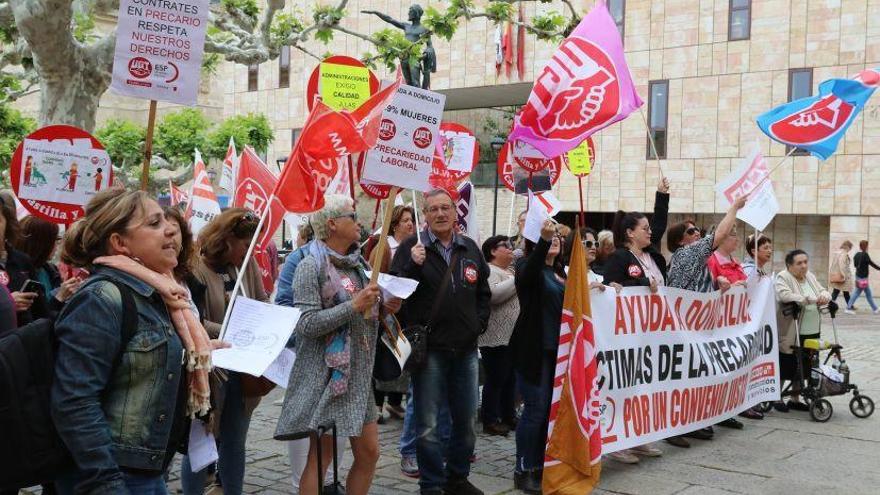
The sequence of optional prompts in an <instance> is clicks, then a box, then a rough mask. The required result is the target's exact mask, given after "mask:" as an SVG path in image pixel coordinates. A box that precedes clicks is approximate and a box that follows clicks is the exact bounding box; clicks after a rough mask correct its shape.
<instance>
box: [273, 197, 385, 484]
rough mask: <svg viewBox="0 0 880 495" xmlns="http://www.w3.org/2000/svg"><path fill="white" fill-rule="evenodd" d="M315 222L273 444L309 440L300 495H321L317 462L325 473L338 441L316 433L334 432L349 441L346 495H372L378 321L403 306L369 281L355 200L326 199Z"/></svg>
mask: <svg viewBox="0 0 880 495" xmlns="http://www.w3.org/2000/svg"><path fill="white" fill-rule="evenodd" d="M309 223H310V224H311V225H312V228H313V229H314V231H315V240H314V241H313V242H312V244H311V245H310V248H309V251H310V252H309V255H308V256H306V257H305V258H304V259H303V260H302V261H301V262H300V263H299V266H298V267H297V269H296V274H295V275H294V281H293V286H294V287H296V290H295V291H294V294H293V298H294V307H296V308H298V309H299V310H300V311H302V316H301V317H300V319H299V322H298V323H297V325H296V329H294V335H295V337H296V361H295V362H294V365H293V370H292V371H291V373H290V384H291V386H290V387H289V388H288V389H287V392H286V394H285V396H284V405H283V406H282V408H281V416H280V418H279V419H278V426H277V428H276V430H275V438H276V439H278V440H295V439H299V438H309V439H310V446H309V457H308V461H307V462H306V467H305V470H304V471H303V474H302V477H301V478H300V480H299V490H300V493H316V492H317V491H318V488H319V487H318V476H317V466H318V462H320V463H321V466H327V465H328V464H329V463H330V456H331V454H332V438H331V437H330V436H327V435H325V436H322V437H320V438H319V437H318V435H317V433H316V432H317V430H318V428H321V427H324V428H327V427H329V426H331V425H335V426H336V429H337V434H338V436H340V437H348V438H349V441H350V442H351V450H352V453H353V454H354V463H353V464H352V466H351V470H350V471H349V473H348V479H347V480H346V487H345V491H346V493H348V494H349V495H366V493H367V492H368V490H369V488H370V485H371V483H372V480H373V474H374V472H375V470H376V462H377V461H378V459H379V438H378V430H377V427H376V418H377V414H376V407H375V405H374V401H373V392H372V386H371V385H372V384H371V378H372V370H373V362H374V360H375V355H376V342H377V330H378V327H379V324H378V321H377V319H376V318H377V316H378V317H383V314H384V313H386V312H396V311H397V310H398V309H400V303H401V301H400V299H392V300H389V301H386V302H385V304H384V307H383V304H382V298H381V296H380V294H381V293H380V291H379V287H378V286H377V285H376V284H373V283H370V279H369V278H368V277H367V276H366V273H365V272H366V271H367V270H369V269H370V267H369V265H368V264H367V262H366V260H364V258H363V257H362V256H361V255H360V252H359V250H358V241H359V240H360V225H359V224H358V221H357V213H356V212H355V211H354V208H353V205H352V201H351V198H348V197H346V196H339V195H329V196H327V197H326V198H325V205H324V208H322V209H321V210H320V211H317V212H315V213H313V214H312V215H311V217H310V222H309ZM318 442H321V448H322V451H321V452H322V455H321V457H322V458H321V459H320V461H319V460H318V455H317V452H318Z"/></svg>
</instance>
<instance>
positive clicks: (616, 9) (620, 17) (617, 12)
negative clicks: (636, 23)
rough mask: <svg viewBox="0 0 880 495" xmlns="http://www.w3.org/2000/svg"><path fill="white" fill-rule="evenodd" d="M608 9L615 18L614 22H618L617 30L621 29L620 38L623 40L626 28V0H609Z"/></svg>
mask: <svg viewBox="0 0 880 495" xmlns="http://www.w3.org/2000/svg"><path fill="white" fill-rule="evenodd" d="M608 11H609V12H610V13H611V18H612V19H614V24H617V30H618V31H620V39H621V40H622V39H623V33H624V28H625V22H624V21H625V17H626V0H609V1H608Z"/></svg>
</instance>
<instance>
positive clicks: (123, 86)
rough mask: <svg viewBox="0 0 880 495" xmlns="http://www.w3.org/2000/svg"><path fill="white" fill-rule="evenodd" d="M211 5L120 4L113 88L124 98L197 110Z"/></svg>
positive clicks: (187, 0) (185, 1)
mask: <svg viewBox="0 0 880 495" xmlns="http://www.w3.org/2000/svg"><path fill="white" fill-rule="evenodd" d="M208 3H209V2H208V0H175V1H174V2H145V1H143V0H120V2H119V15H118V16H117V19H118V23H117V27H116V51H115V54H114V57H113V80H112V82H111V83H110V87H111V88H113V90H114V91H116V92H117V93H119V94H121V95H125V96H133V97H135V98H143V99H147V100H161V101H169V102H172V103H179V104H182V105H195V104H196V97H197V95H198V90H199V78H200V76H201V67H202V55H203V54H204V47H205V30H206V29H207V27H208Z"/></svg>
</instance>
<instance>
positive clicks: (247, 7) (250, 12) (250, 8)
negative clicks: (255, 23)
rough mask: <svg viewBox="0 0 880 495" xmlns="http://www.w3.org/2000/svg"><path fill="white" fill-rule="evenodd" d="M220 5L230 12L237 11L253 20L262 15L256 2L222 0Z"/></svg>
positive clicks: (251, 0)
mask: <svg viewBox="0 0 880 495" xmlns="http://www.w3.org/2000/svg"><path fill="white" fill-rule="evenodd" d="M220 4H221V5H223V7H225V8H226V10H228V11H230V12H232V11H236V10H237V11H239V12H241V13H243V14H244V15H246V16H248V17H250V18H251V19H256V18H257V16H258V15H259V14H260V7H259V6H257V1H256V0H221V1H220Z"/></svg>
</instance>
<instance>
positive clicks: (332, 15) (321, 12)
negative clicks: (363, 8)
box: [312, 5, 345, 44]
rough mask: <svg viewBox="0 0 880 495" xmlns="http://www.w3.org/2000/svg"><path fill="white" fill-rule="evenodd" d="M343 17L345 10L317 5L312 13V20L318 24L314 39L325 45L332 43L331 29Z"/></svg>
mask: <svg viewBox="0 0 880 495" xmlns="http://www.w3.org/2000/svg"><path fill="white" fill-rule="evenodd" d="M343 17H345V9H338V8H336V7H333V6H330V5H318V6H316V7H315V11H314V13H312V19H313V20H314V21H315V23H317V24H318V26H319V27H318V29H317V30H315V39H317V40H318V41H320V42H322V43H324V44H326V43H330V42H331V41H333V29H332V28H331V26H336V25H337V24H339V21H341V20H342V18H343Z"/></svg>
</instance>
